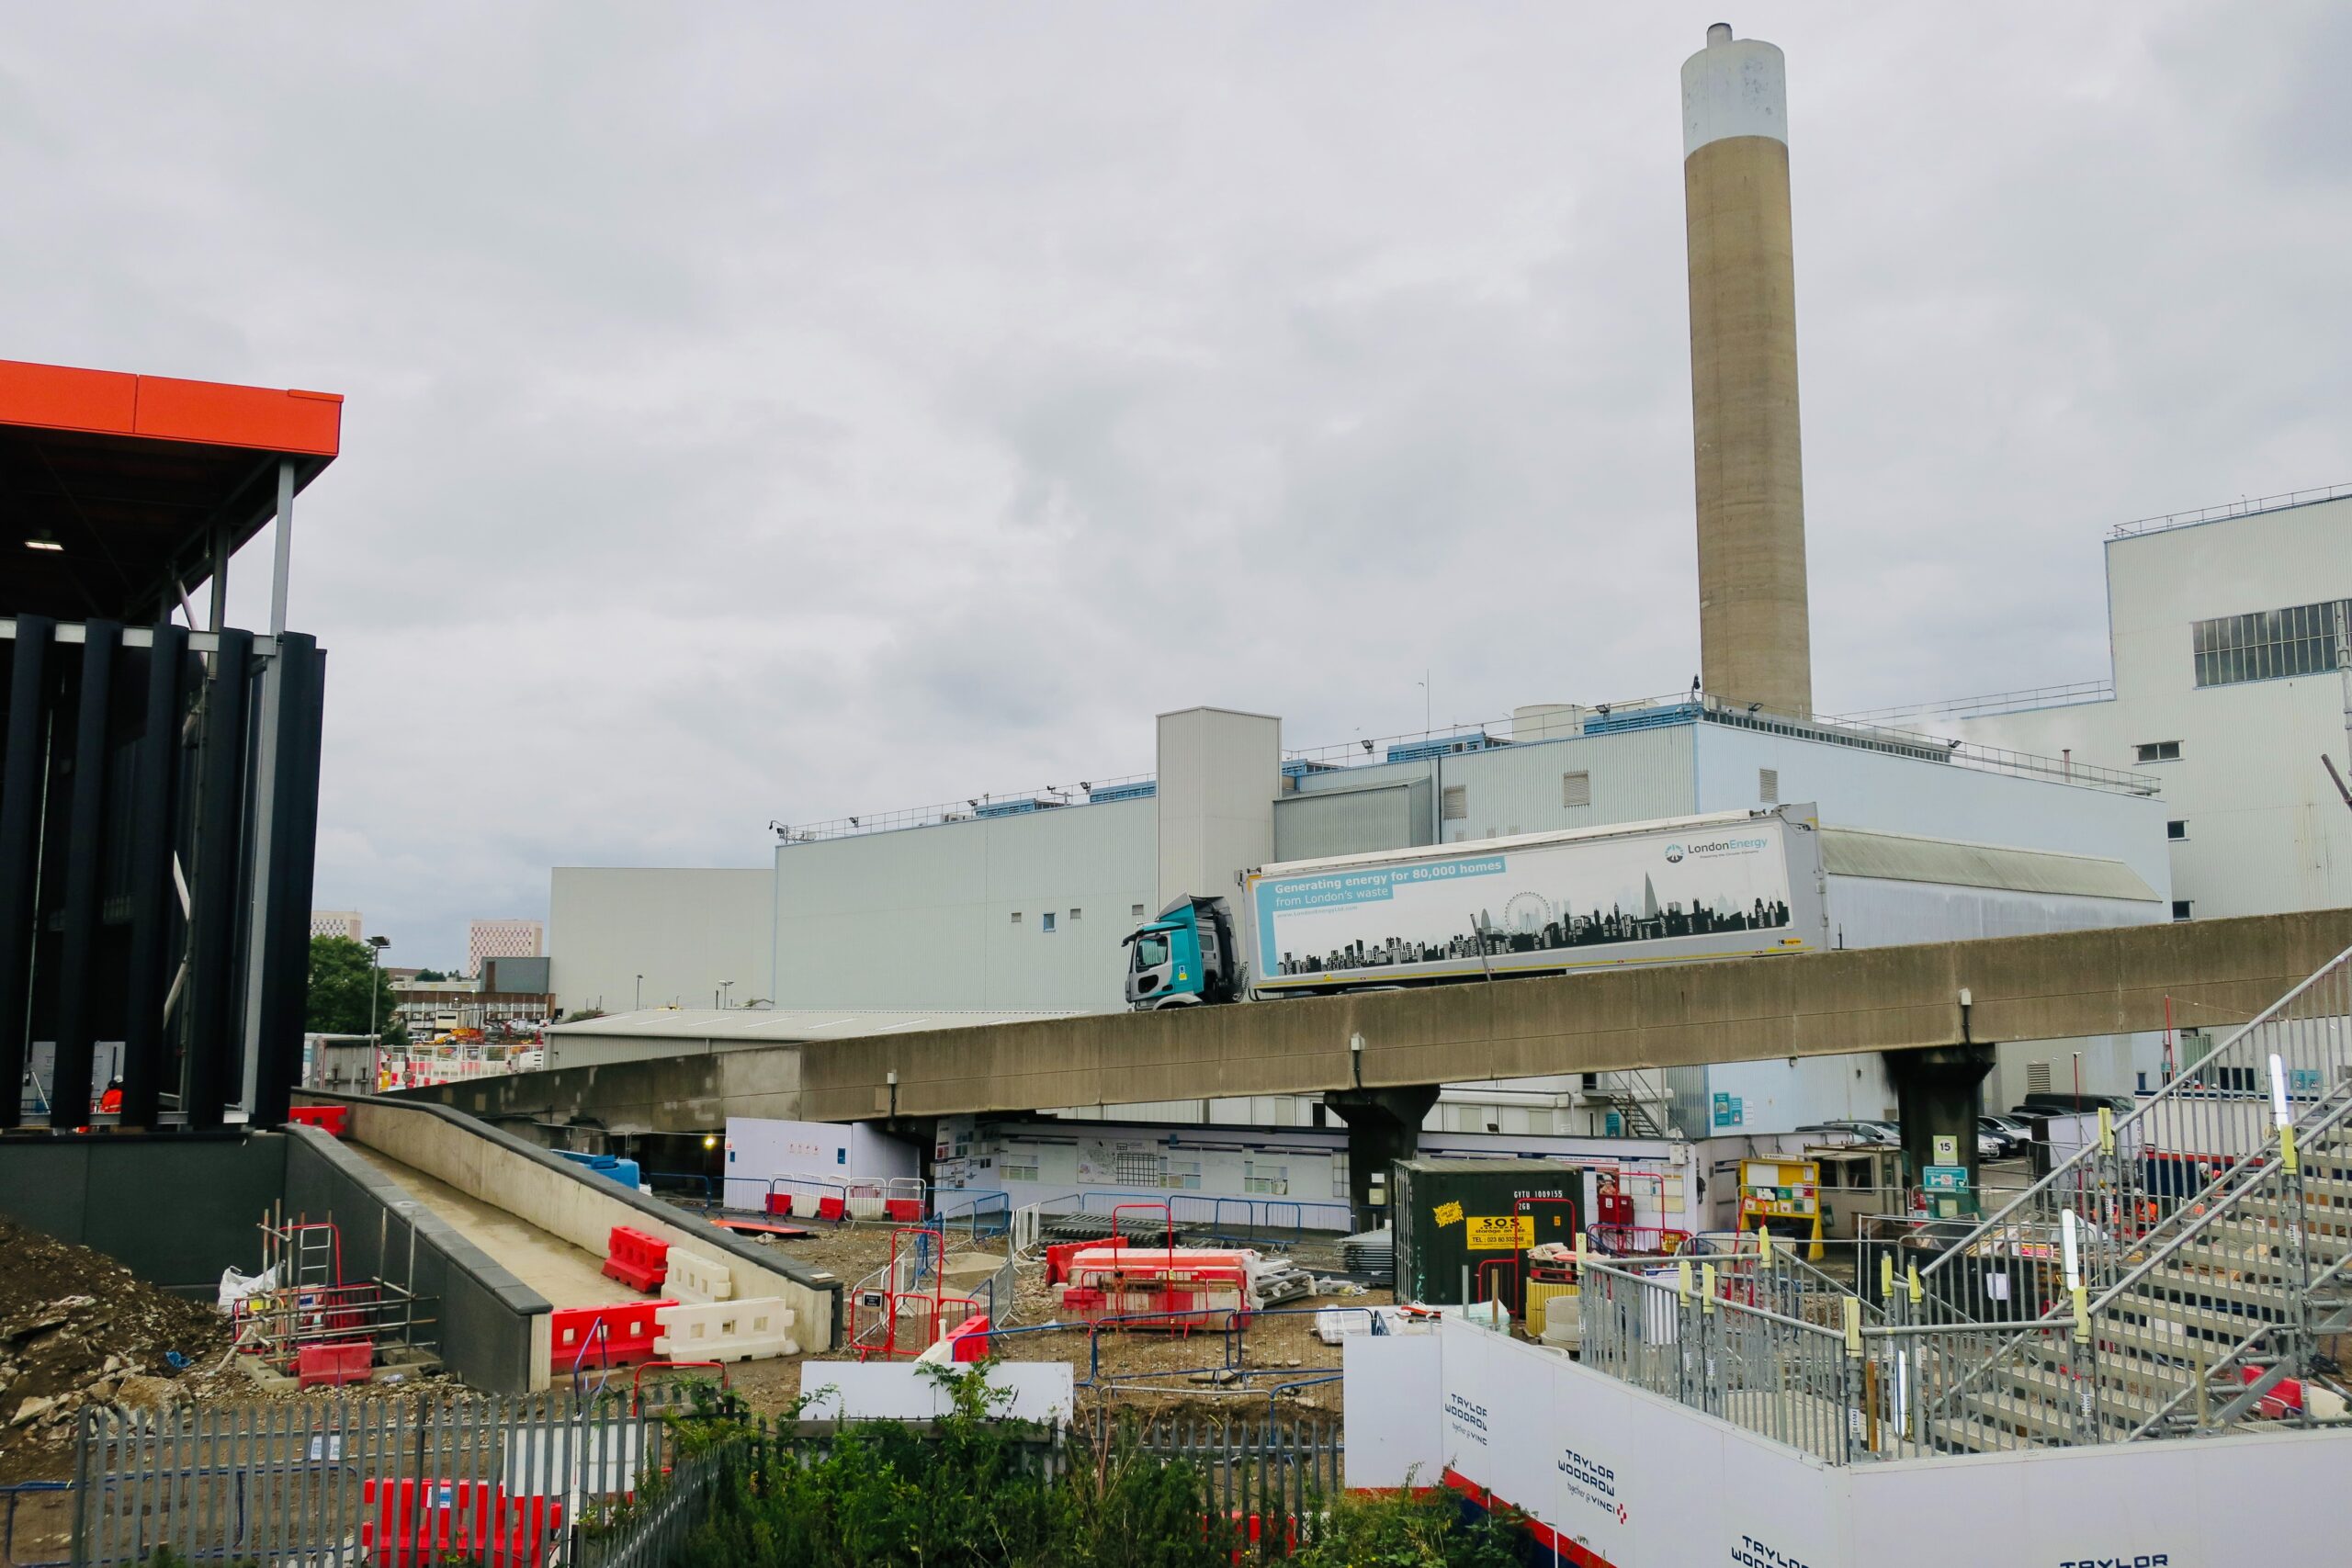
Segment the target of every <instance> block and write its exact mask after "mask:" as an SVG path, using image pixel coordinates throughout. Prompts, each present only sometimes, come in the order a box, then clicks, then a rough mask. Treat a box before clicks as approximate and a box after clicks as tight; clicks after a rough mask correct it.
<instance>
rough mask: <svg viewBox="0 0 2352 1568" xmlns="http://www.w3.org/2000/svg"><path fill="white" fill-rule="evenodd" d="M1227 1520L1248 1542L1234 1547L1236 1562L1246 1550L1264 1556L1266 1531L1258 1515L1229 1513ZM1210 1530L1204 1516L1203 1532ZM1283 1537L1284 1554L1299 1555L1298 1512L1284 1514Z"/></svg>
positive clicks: (1206, 1532)
mask: <svg viewBox="0 0 2352 1568" xmlns="http://www.w3.org/2000/svg"><path fill="white" fill-rule="evenodd" d="M1225 1522H1226V1523H1227V1524H1228V1525H1230V1526H1231V1527H1233V1530H1234V1533H1235V1534H1236V1535H1238V1536H1240V1537H1242V1538H1243V1539H1244V1540H1245V1541H1246V1542H1247V1544H1246V1545H1237V1546H1236V1547H1235V1548H1234V1549H1233V1561H1234V1562H1240V1561H1241V1559H1242V1554H1243V1553H1244V1552H1245V1551H1246V1552H1247V1553H1248V1554H1249V1555H1250V1556H1251V1557H1262V1556H1263V1555H1264V1553H1263V1552H1262V1551H1261V1549H1260V1546H1259V1540H1260V1538H1261V1536H1262V1535H1264V1534H1265V1533H1266V1531H1265V1529H1264V1526H1263V1524H1262V1522H1261V1520H1260V1518H1259V1517H1258V1516H1257V1515H1255V1514H1242V1513H1239V1512H1235V1513H1229V1514H1227V1515H1226V1516H1225ZM1208 1532H1209V1521H1208V1520H1207V1519H1206V1518H1204V1519H1202V1520H1201V1534H1202V1535H1204V1536H1205V1535H1207V1534H1208ZM1283 1541H1284V1545H1283V1556H1284V1557H1295V1556H1297V1555H1298V1516H1297V1515H1296V1514H1284V1515H1283Z"/></svg>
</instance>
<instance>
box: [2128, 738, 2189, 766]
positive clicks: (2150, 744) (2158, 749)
mask: <svg viewBox="0 0 2352 1568" xmlns="http://www.w3.org/2000/svg"><path fill="white" fill-rule="evenodd" d="M2131 750H2133V751H2134V752H2135V753H2137V755H2138V756H2139V759H2140V761H2143V762H2177V761H2180V742H2179V741H2177V740H2143V741H2141V742H2140V744H2139V745H2137V746H2134V747H2133V748H2132V749H2131Z"/></svg>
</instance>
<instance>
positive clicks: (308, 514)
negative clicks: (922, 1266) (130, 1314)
mask: <svg viewBox="0 0 2352 1568" xmlns="http://www.w3.org/2000/svg"><path fill="white" fill-rule="evenodd" d="M1717 19H1719V17H1718V15H1717V14H1716V13H1715V11H1714V10H1713V9H1712V8H1710V9H1708V10H1704V11H1702V10H1700V9H1697V8H1695V7H1691V6H1681V5H1679V4H1677V5H1671V6H1652V7H1643V8H1638V9H1636V10H1632V11H1628V12H1624V13H1623V14H1606V13H1572V12H1568V11H1566V10H1562V9H1561V8H1558V7H1545V6H1497V7H1487V8H1480V9H1476V10H1471V11H1464V10H1462V9H1461V8H1458V7H1457V8H1452V9H1443V10H1440V9H1430V8H1423V7H1408V6H1383V5H1375V6H1364V7H1357V8H1354V9H1351V10H1350V11H1349V12H1347V13H1345V14H1344V16H1342V15H1341V14H1340V13H1337V12H1331V11H1328V10H1320V11H1319V10H1316V9H1314V8H1308V7H1283V6H1262V7H1239V8H1226V9H1219V10H1199V9H1195V10H1192V11H1181V10H1180V11H1159V12H1154V11H1148V10H1105V9H1103V8H1101V7H1092V6H1033V7H1022V8H1012V9H1008V8H1004V7H998V8H994V9H990V10H985V11H978V10H955V9H944V8H940V7H917V6H864V7H856V8H847V9H845V8H841V7H819V6H749V5H719V6H697V7H694V8H691V9H684V10H680V9H676V8H671V9H664V10H650V11H649V10H645V9H643V8H638V7H620V6H556V5H553V4H541V5H534V6H502V7H494V8H489V9H484V8H481V7H471V6H443V5H427V6H409V7H401V8H399V9H398V10H396V11H386V12H379V13H361V12H349V11H334V10H321V9H319V8H317V7H310V6H277V5H266V4H258V3H255V4H248V5H243V6H227V7H208V8H207V9H206V10H205V11H204V12H203V13H201V14H200V16H199V15H198V14H195V13H188V12H186V11H184V10H183V9H181V8H178V7H168V6H160V5H159V6H146V7H137V6H134V7H127V8H126V7H104V8H101V7H50V8H48V9H47V10H45V11H42V12H40V13H39V14H38V15H28V17H26V18H23V19H21V20H20V21H19V24H18V26H17V28H16V29H15V31H14V32H13V33H12V35H11V40H10V41H11V44H12V46H13V49H12V56H11V59H10V61H9V62H8V64H7V67H6V71H7V75H6V78H5V79H0V179H5V180H6V183H7V186H8V188H9V190H10V192H11V202H10V204H9V205H8V207H7V208H6V209H0V247H5V254H7V255H8V257H9V258H10V264H11V265H10V269H9V270H10V288H9V290H8V292H7V294H6V297H5V299H0V320H5V322H6V329H7V331H6V343H7V352H8V353H10V354H11V355H16V356H19V357H26V358H36V359H49V360H56V361H62V362H65V363H79V364H97V365H104V366H110V367H124V368H135V369H141V370H147V371H152V372H157V373H163V374H173V375H191V376H204V377H212V378H224V379H234V380H250V381H257V382H261V383H263V384H270V385H294V386H308V387H321V388H327V389H334V390H339V391H342V392H344V393H345V394H346V395H347V396H348V398H349V401H348V403H347V404H346V435H347V439H346V446H345V456H344V457H343V458H342V459H341V460H340V461H339V462H338V464H337V465H336V467H335V468H334V469H333V470H331V471H330V472H329V473H328V474H327V475H326V476H325V478H324V479H322V480H321V481H320V483H319V484H318V485H317V486H316V487H314V489H313V490H312V491H311V492H310V493H309V495H308V496H307V497H306V498H305V501H304V502H303V506H302V508H301V513H300V526H299V529H298V536H297V540H298V542H297V552H296V560H297V576H296V594H295V607H296V620H297V622H298V624H300V625H302V626H307V627H310V628H313V629H316V630H317V631H319V632H320V633H321V634H322V637H323V638H324V640H325V641H326V642H327V644H328V646H329V647H330V649H331V650H332V652H331V664H330V671H331V673H330V725H329V729H330V734H329V754H328V758H327V765H326V778H325V784H324V791H325V800H324V803H323V804H324V810H323V816H324V820H325V824H326V828H325V833H324V836H323V837H322V845H321V855H320V875H319V897H320V901H321V902H322V904H329V905H338V906H341V905H351V906H356V907H359V908H365V909H367V910H368V914H369V918H370V919H371V922H373V923H374V924H376V925H378V926H379V928H381V929H384V930H387V931H390V933H391V934H392V935H393V937H394V939H395V941H396V942H398V943H399V944H400V945H399V947H398V948H397V949H396V952H398V953H400V954H401V956H403V957H405V958H406V959H408V960H409V961H412V962H424V961H426V960H430V959H442V960H446V959H447V958H449V957H451V956H453V955H454V954H455V953H457V952H458V947H459V943H460V942H462V922H463V920H464V919H465V918H466V917H468V916H469V915H476V914H491V913H505V912H515V911H525V912H527V911H532V910H535V909H537V908H538V907H539V906H540V905H541V904H542V903H543V901H544V898H545V897H546V886H547V878H546V871H547V867H548V865H549V864H550V863H579V862H583V861H596V860H611V861H616V862H635V863H659V862H668V863H730V864H749V863H758V861H759V860H760V859H761V858H762V855H763V846H764V844H765V842H766V835H765V833H764V831H763V827H762V825H763V823H764V822H765V820H766V819H767V818H769V817H772V816H781V817H785V818H788V819H796V820H812V819H815V818H823V817H832V816H838V815H842V814H845V813H848V812H860V813H864V812H866V811H879V810H884V809H888V808H889V807H897V806H907V805H913V804H916V803H920V802H925V801H937V800H949V799H961V798H964V797H965V796H967V795H972V794H976V793H978V791H979V790H981V789H989V790H996V791H1002V790H1007V789H1012V788H1018V787H1023V786H1024V785H1035V784H1046V783H1056V784H1071V783H1075V782H1076V781H1077V780H1078V779H1080V778H1082V777H1099V776H1101V775H1103V774H1106V773H1125V772H1130V771H1134V770H1136V769H1140V768H1146V767H1148V766H1149V761H1150V747H1151V715H1152V714H1153V713H1154V712H1155V711H1158V710H1159V709H1164V708H1168V707H1172V706H1177V705H1183V704H1186V703H1190V702H1194V701H1216V702H1225V703H1230V704H1234V705H1241V706H1246V707H1250V708H1255V709H1260V710H1264V711H1272V712H1278V713H1281V714H1283V716H1285V720H1286V734H1287V735H1288V736H1289V738H1290V739H1292V740H1293V742H1294V743H1300V744H1306V743H1317V742H1325V741H1333V740H1345V739H1349V738H1350V737H1351V736H1352V735H1354V734H1356V733H1357V732H1359V731H1362V732H1363V733H1368V734H1382V733H1387V732H1391V731H1395V730H1399V729H1403V728H1408V727H1414V726H1418V724H1419V720H1420V714H1421V694H1420V690H1419V685H1418V682H1419V680H1420V679H1421V674H1422V671H1424V669H1428V670H1431V671H1434V679H1435V686H1436V694H1437V695H1436V702H1435V707H1436V711H1437V714H1438V716H1439V717H1440V719H1441V720H1443V719H1446V718H1450V717H1453V718H1464V719H1469V718H1475V717H1480V716H1494V715H1497V714H1499V713H1501V712H1505V711H1507V710H1508V709H1509V708H1510V706H1511V705H1514V704H1517V703H1521V702H1530V701H1543V700H1559V699H1583V700H1594V699H1599V698H1605V697H1608V696H1611V695H1624V694H1632V693H1643V692H1656V691H1665V690H1673V689H1677V688H1679V687H1680V686H1681V685H1682V684H1683V682H1685V681H1687V679H1688V677H1689V672H1690V671H1691V668H1692V667H1693V665H1694V664H1695V658H1696V628H1695V619H1696V617H1695V615H1693V614H1692V612H1693V609H1694V607H1695V606H1694V603H1693V602H1694V599H1695V591H1694V588H1693V586H1692V545H1691V537H1690V510H1691V458H1690V450H1689V439H1690V432H1689V385H1688V365H1689V362H1688V349H1687V343H1686V339H1685V310H1686V304H1685V292H1684V279H1683V274H1682V254H1681V245H1682V229H1681V186H1680V174H1679V152H1680V149H1679V136H1678V133H1677V118H1676V109H1677V102H1678V100H1677V89H1676V82H1675V73H1676V71H1677V69H1678V67H1679V62H1680V61H1681V59H1682V57H1683V56H1684V55H1685V54H1687V53H1688V52H1690V51H1691V50H1692V49H1694V48H1696V47H1697V46H1698V42H1699V39H1700V38H1701V35H1702V29H1703V28H1704V26H1705V24H1706V23H1708V22H1711V21H1713V20H1717ZM1733 19H1734V21H1735V22H1736V23H1737V25H1738V26H1739V27H1740V28H1741V30H1742V31H1743V32H1750V31H1752V32H1754V33H1756V34H1758V35H1760V36H1764V37H1768V38H1771V39H1774V40H1775V41H1777V42H1779V43H1781V45H1782V46H1783V47H1784V48H1785V49H1786V50H1787V51H1789V59H1790V73H1791V90H1792V130H1793V134H1794V137H1795V147H1794V154H1793V155H1794V162H1793V168H1794V175H1795V196H1796V207H1797V222H1798V234H1797V258H1798V267H1799V276H1798V311H1799V321H1800V333H1801V341H1802V344H1803V354H1804V362H1803V373H1804V402H1805V415H1806V423H1805V438H1806V457H1807V462H1806V480H1807V498H1808V512H1809V518H1810V527H1811V548H1812V561H1813V573H1814V575H1813V583H1814V595H1815V658H1816V686H1817V693H1818V697H1819V700H1820V702H1821V703H1822V704H1823V705H1825V706H1826V707H1830V708H1837V707H1863V706H1874V705H1882V704H1887V703H1894V702H1899V701H1905V700H1915V699H1919V698H1926V697H1936V696H1944V695H1955V694H1964V693H1967V692H1971V691H1978V690H1992V689H1999V688H2002V687H2007V686H2018V685H2027V684H2034V683H2040V682H2044V681H2048V680H2063V679H2068V678H2073V677H2076V676H2082V675H2089V674H2094V673H2097V672H2098V671H2099V670H2100V669H2101V668H2103V666H2104V657H2105V655H2104V647H2103V637H2104V623H2103V616H2102V592H2101V585H2100V582H2099V578H2098V570H2099V557H2100V548H2099V543H2098V541H2099V537H2100V535H2101V530H2102V527H2103V525H2106V524H2109V523H2111V522H2113V521H2116V520H2118V519H2120V518H2123V517H2129V516H2132V515H2136V514H2139V513H2149V512H2155V511H2161V510H2167V509H2171V508H2174V507H2178V506H2184V505H2195V504H2199V503H2201V502H2208V501H2216V500H2222V499H2224V498H2227V497H2231V496H2234V495H2236V494H2238V493H2241V492H2246V493H2259V492H2262V491H2268V490H2275V489H2283V488H2287V487H2290V486H2293V485H2298V484H2309V483H2323V482H2326V481H2329V480H2332V479H2345V478H2347V477H2352V461H2347V457H2352V454H2347V446H2352V435H2347V434H2346V423H2345V421H2344V419H2343V417H2342V414H2343V410H2344V407H2345V404H2346V395H2347V392H2352V386H2347V380H2352V352H2347V351H2352V341H2347V339H2348V338H2352V331H2347V326H2348V325H2352V304H2347V302H2346V299H2345V298H2344V294H2343V290H2342V288H2341V282H2340V279H2341V270H2342V264H2341V259H2340V258H2341V257H2342V256H2343V255H2345V254H2352V204H2348V203H2346V202H2345V201H2344V200H2342V199H2341V196H2342V192H2341V189H2340V187H2341V186H2342V185H2343V184H2344V182H2345V180H2346V175H2347V170H2346V164H2345V161H2344V159H2343V156H2342V146H2343V143H2344V141H2345V138H2344V136H2343V135H2342V134H2340V130H2341V125H2342V117H2343V113H2344V109H2343V106H2342V103H2341V102H2340V95H2333V96H2332V95H2331V90H2330V87H2329V85H2330V84H2332V83H2334V82H2336V81H2340V80H2341V79H2342V78H2343V75H2344V73H2345V72H2346V68H2347V67H2352V36H2347V31H2346V26H2345V23H2344V21H2343V18H2342V16H2341V14H2340V13H2339V12H2338V11H2337V10H2336V9H2335V8H2334V7H2329V6H2321V5H2316V4H2303V5H2281V6H2266V7H2264V8H2263V9H2262V11H2261V12H2260V13H2259V14H2258V15H2256V14H2248V15H2241V14H2238V13H2233V12H2226V11H2215V10H2210V9H2207V8H2203V7H2195V6H2159V7H2154V8H2143V9H2142V10H2138V11H2133V12H2130V13H2118V12H2114V11H2106V10H2102V11H2088V10H2086V11H2083V12H2080V13H2075V12H2068V11H2064V10H2063V9H2059V10H2053V9H2052V8H2051V7H2047V6H2024V5H2021V4H2017V5H1993V6H1965V7H1962V6H1945V7H1939V8H1927V9H1916V8H1915V9H1895V10H1890V9H1888V8H1885V7H1881V6H1860V5H1838V6H1828V5H1825V6H1804V7H1802V8H1795V7H1771V8H1769V9H1767V10H1766V11H1764V12H1761V13H1759V14H1758V16H1756V17H1734V18H1733ZM240 573H241V575H240V577H239V579H238V581H237V584H236V592H235V594H234V595H233V597H234V598H235V601H236V603H237V604H238V605H239V607H240V613H241V614H243V615H246V616H248V617H253V616H256V615H258V614H259V610H258V601H257V599H256V598H255V594H256V592H257V588H258V583H259V581H260V578H261V575H262V574H261V573H260V572H259V571H258V570H256V569H255V568H254V566H251V565H246V566H242V567H241V568H240Z"/></svg>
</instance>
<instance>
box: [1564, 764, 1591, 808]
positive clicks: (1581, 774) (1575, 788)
mask: <svg viewBox="0 0 2352 1568" xmlns="http://www.w3.org/2000/svg"><path fill="white" fill-rule="evenodd" d="M1560 804H1561V805H1562V806H1590V805H1591V804H1592V774H1591V773H1589V772H1587V771H1585V770H1584V769H1581V768H1579V769H1577V771H1576V772H1575V773H1562V774H1561V775H1560Z"/></svg>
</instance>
